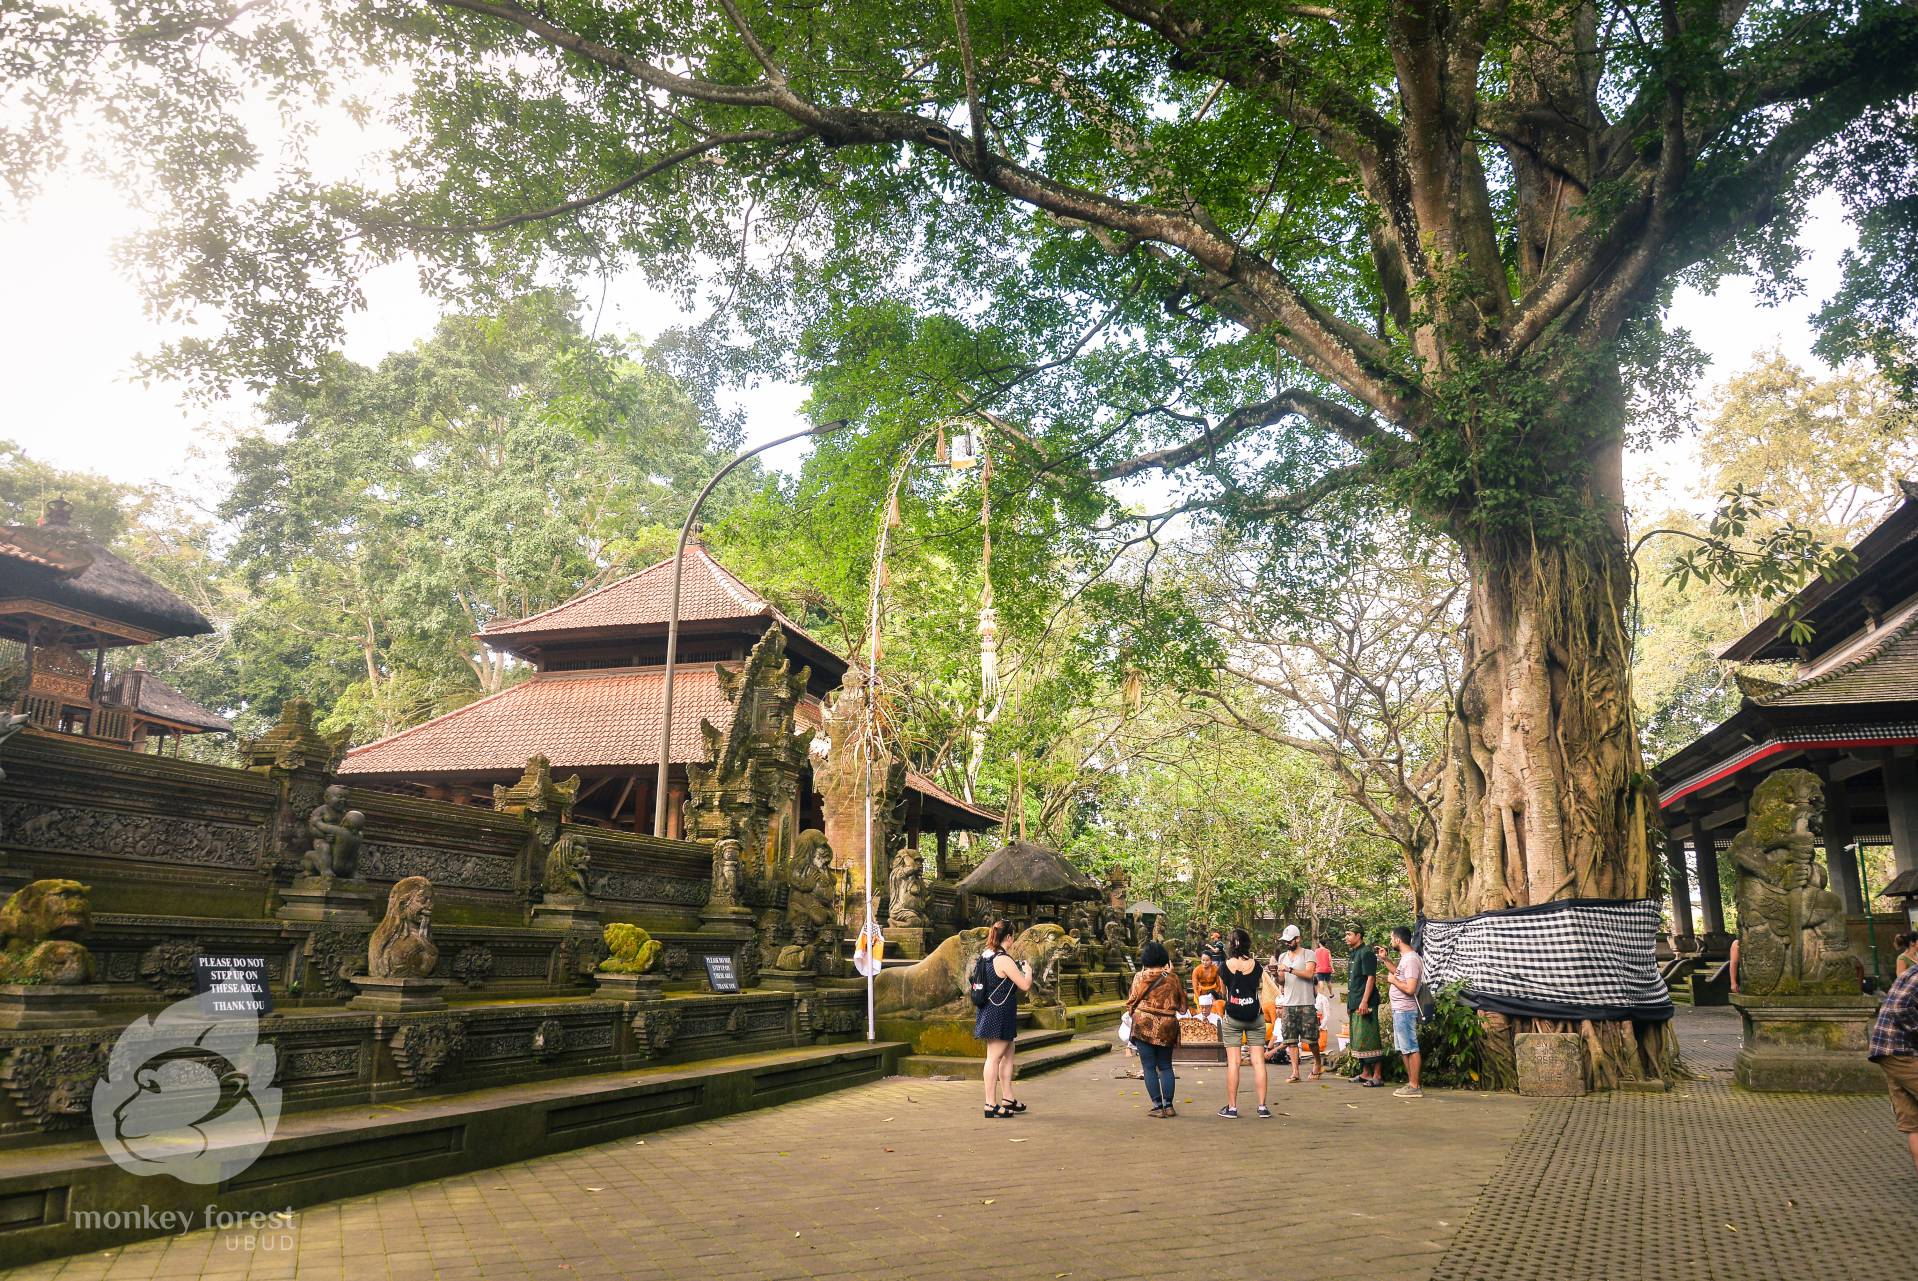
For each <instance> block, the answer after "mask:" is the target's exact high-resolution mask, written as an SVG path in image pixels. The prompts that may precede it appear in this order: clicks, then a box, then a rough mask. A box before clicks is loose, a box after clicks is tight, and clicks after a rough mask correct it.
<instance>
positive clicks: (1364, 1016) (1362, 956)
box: [1345, 925, 1385, 1090]
mask: <svg viewBox="0 0 1918 1281" xmlns="http://www.w3.org/2000/svg"><path fill="white" fill-rule="evenodd" d="M1345 951H1346V963H1345V1016H1346V1021H1347V1022H1348V1023H1349V1024H1350V1027H1351V1030H1350V1031H1349V1032H1348V1033H1347V1038H1346V1040H1347V1044H1346V1048H1347V1049H1348V1050H1350V1051H1351V1054H1352V1057H1353V1058H1355V1059H1357V1060H1358V1064H1359V1074H1358V1075H1357V1076H1356V1077H1354V1078H1352V1079H1353V1080H1355V1081H1357V1082H1358V1083H1359V1084H1360V1085H1361V1086H1364V1087H1365V1088H1366V1089H1368V1090H1376V1089H1378V1088H1379V1086H1381V1085H1383V1084H1384V1082H1383V1081H1381V1080H1380V1079H1379V1076H1380V1073H1382V1072H1383V1071H1384V1070H1385V1042H1384V1040H1383V1039H1382V1038H1381V1036H1380V1034H1379V958H1378V956H1377V954H1376V953H1374V952H1373V950H1372V949H1371V948H1369V947H1367V946H1365V933H1364V931H1362V930H1360V929H1359V927H1358V926H1356V925H1354V926H1352V927H1351V928H1349V929H1347V930H1346V931H1345Z"/></svg>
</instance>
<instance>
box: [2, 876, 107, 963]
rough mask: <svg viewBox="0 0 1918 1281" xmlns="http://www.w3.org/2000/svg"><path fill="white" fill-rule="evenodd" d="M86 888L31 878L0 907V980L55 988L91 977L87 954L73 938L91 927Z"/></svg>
mask: <svg viewBox="0 0 1918 1281" xmlns="http://www.w3.org/2000/svg"><path fill="white" fill-rule="evenodd" d="M88 892H89V891H88V887H86V886H84V885H82V884H80V882H78V881H61V880H41V881H33V882H31V883H29V884H27V885H24V886H22V887H20V888H19V889H18V890H15V891H14V893H13V894H12V896H11V897H9V898H8V899H7V904H6V906H5V907H4V908H0V983H46V984H53V985H57V986H61V987H65V986H70V985H72V984H75V983H87V982H90V981H92V979H93V955H92V953H90V952H88V951H87V949H86V945H85V944H83V943H81V942H80V941H79V940H80V939H81V938H83V937H84V936H85V935H86V933H87V932H88V931H89V930H91V929H92V928H93V909H92V906H91V905H90V904H89V903H88V902H87V894H88Z"/></svg>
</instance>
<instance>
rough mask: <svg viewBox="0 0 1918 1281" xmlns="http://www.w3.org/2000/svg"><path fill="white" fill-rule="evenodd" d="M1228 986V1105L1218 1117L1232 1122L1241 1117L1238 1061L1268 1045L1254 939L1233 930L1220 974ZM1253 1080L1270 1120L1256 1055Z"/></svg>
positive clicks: (1222, 1020) (1222, 1032)
mask: <svg viewBox="0 0 1918 1281" xmlns="http://www.w3.org/2000/svg"><path fill="white" fill-rule="evenodd" d="M1219 977H1220V979H1221V980H1222V981H1223V982H1224V983H1225V1012H1224V1013H1223V1014H1222V1015H1220V1017H1219V1043H1220V1044H1221V1045H1223V1046H1224V1047H1225V1106H1224V1107H1222V1108H1220V1109H1219V1115H1220V1116H1223V1117H1227V1118H1229V1119H1231V1120H1237V1119H1238V1116H1239V1059H1240V1056H1241V1055H1244V1054H1246V1053H1247V1052H1248V1050H1249V1048H1250V1047H1251V1046H1253V1045H1254V1044H1257V1045H1260V1046H1263V1045H1264V1043H1265V1024H1264V1022H1263V1020H1261V1019H1260V1018H1259V980H1260V978H1262V977H1263V975H1262V973H1261V971H1260V967H1259V963H1258V962H1257V961H1256V960H1254V959H1253V957H1252V936H1251V935H1250V934H1247V933H1246V932H1245V931H1244V930H1233V931H1232V938H1231V940H1230V941H1229V942H1228V943H1227V944H1226V949H1225V966H1224V968H1223V969H1222V970H1221V971H1220V974H1219ZM1251 1059H1252V1080H1253V1082H1254V1084H1256V1085H1257V1087H1258V1091H1259V1115H1260V1116H1262V1117H1269V1116H1271V1115H1272V1111H1271V1109H1270V1108H1268V1107H1266V1105H1265V1055H1264V1054H1253V1055H1251Z"/></svg>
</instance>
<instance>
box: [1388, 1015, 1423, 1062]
mask: <svg viewBox="0 0 1918 1281" xmlns="http://www.w3.org/2000/svg"><path fill="white" fill-rule="evenodd" d="M1392 1045H1393V1047H1394V1048H1395V1049H1397V1050H1398V1052H1399V1053H1400V1054H1417V1053H1418V1052H1419V1012H1418V1011H1417V1010H1393V1011H1392Z"/></svg>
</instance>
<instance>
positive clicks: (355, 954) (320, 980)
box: [306, 929, 369, 1000]
mask: <svg viewBox="0 0 1918 1281" xmlns="http://www.w3.org/2000/svg"><path fill="white" fill-rule="evenodd" d="M368 937H369V935H368V932H367V931H366V930H345V929H321V930H315V931H313V934H312V935H311V937H309V938H308V939H307V943H306V956H307V962H306V972H307V975H308V982H309V983H311V984H317V985H318V986H319V987H320V988H321V990H323V991H324V992H325V993H326V995H328V996H330V997H333V998H334V999H335V1000H345V999H347V998H348V997H350V996H352V995H353V994H354V993H355V992H356V991H358V989H357V988H355V987H354V986H353V983H352V979H353V976H354V975H356V974H359V973H360V972H361V970H362V969H363V968H364V966H365V964H366V947H367V940H368Z"/></svg>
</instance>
